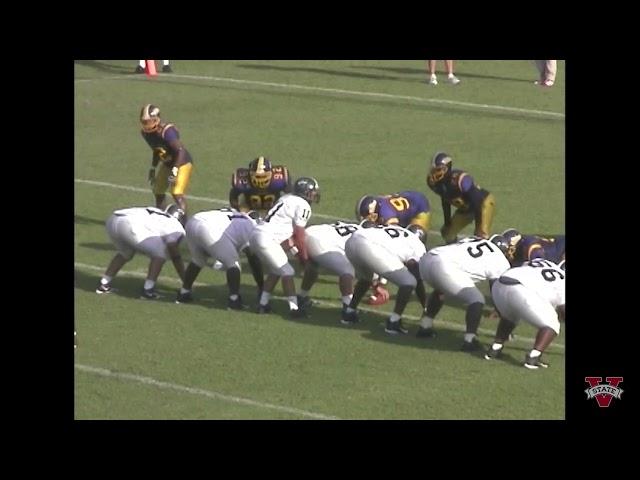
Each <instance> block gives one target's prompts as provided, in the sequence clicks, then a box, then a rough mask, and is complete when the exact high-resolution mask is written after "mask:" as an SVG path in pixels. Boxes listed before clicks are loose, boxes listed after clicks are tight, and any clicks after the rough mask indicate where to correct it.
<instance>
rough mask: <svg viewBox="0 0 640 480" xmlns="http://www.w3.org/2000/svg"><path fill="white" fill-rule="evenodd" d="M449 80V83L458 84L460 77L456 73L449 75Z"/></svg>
mask: <svg viewBox="0 0 640 480" xmlns="http://www.w3.org/2000/svg"><path fill="white" fill-rule="evenodd" d="M447 80H448V81H449V83H450V84H451V85H457V84H459V83H460V79H459V78H458V77H456V76H455V75H454V74H451V75H449V77H448V78H447Z"/></svg>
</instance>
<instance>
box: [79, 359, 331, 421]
mask: <svg viewBox="0 0 640 480" xmlns="http://www.w3.org/2000/svg"><path fill="white" fill-rule="evenodd" d="M75 367H76V368H77V369H78V370H80V371H82V372H87V373H93V374H95V375H100V376H103V377H110V378H117V379H119V380H130V381H133V382H138V383H142V384H145V385H152V386H154V387H158V388H162V389H165V390H176V391H178V392H183V393H189V394H191V395H199V396H201V397H207V398H212V399H214V400H222V401H224V402H231V403H238V404H240V405H249V406H252V407H260V408H267V409H269V410H277V411H280V412H285V413H291V414H294V415H300V416H303V417H309V418H314V419H316V420H340V419H339V418H338V417H334V416H331V415H323V414H321V413H314V412H308V411H306V410H300V409H299V408H291V407H284V406H282V405H274V404H272V403H265V402H258V401H256V400H251V399H248V398H241V397H234V396H232V395H225V394H223V393H218V392H213V391H211V390H204V389H202V388H193V387H186V386H184V385H177V384H175V383H169V382H162V381H160V380H156V379H154V378H151V377H143V376H141V375H134V374H132V373H124V372H114V371H112V370H107V369H105V368H97V367H91V366H89V365H80V364H77V363H76V365H75Z"/></svg>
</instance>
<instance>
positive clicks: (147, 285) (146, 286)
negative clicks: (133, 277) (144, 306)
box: [144, 280, 156, 290]
mask: <svg viewBox="0 0 640 480" xmlns="http://www.w3.org/2000/svg"><path fill="white" fill-rule="evenodd" d="M155 285H156V282H154V281H153V280H145V281H144V289H145V290H152V289H153V287H155Z"/></svg>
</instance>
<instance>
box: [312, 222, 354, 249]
mask: <svg viewBox="0 0 640 480" xmlns="http://www.w3.org/2000/svg"><path fill="white" fill-rule="evenodd" d="M361 228H362V227H361V226H360V225H358V224H357V223H345V222H340V221H338V222H336V223H331V224H328V223H324V224H321V225H311V226H310V227H307V230H306V231H307V236H308V237H312V238H314V239H316V241H317V242H318V243H319V244H320V245H321V246H322V250H323V251H325V252H340V253H343V254H344V245H345V243H347V240H348V239H349V238H350V237H351V235H352V234H353V233H354V232H357V231H358V230H360V229H361Z"/></svg>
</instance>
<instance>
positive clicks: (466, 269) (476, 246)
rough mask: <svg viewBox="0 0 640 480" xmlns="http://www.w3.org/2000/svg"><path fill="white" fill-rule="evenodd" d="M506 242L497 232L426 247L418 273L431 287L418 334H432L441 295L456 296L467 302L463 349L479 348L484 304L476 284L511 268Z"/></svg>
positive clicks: (442, 301)
mask: <svg viewBox="0 0 640 480" xmlns="http://www.w3.org/2000/svg"><path fill="white" fill-rule="evenodd" d="M507 249H508V245H507V242H506V241H505V240H504V238H503V237H502V236H500V235H492V236H491V237H490V238H489V239H488V240H487V239H484V238H480V237H469V238H463V239H462V240H460V241H458V242H457V243H453V244H449V245H444V246H442V247H437V248H434V249H431V250H429V252H427V254H426V255H425V256H424V257H423V258H421V259H420V275H421V276H422V279H423V280H424V281H425V282H427V283H428V284H429V285H431V286H432V287H433V288H434V290H433V292H431V294H430V295H429V300H428V301H427V310H426V315H425V316H424V317H423V319H422V320H421V322H420V329H419V330H418V332H417V334H416V335H417V336H418V337H423V338H426V337H433V336H435V331H434V329H433V319H434V318H435V316H436V315H437V314H438V312H439V311H440V309H441V308H442V306H443V305H444V297H445V296H448V297H452V298H455V299H457V300H459V301H461V302H462V303H464V305H465V306H466V309H467V311H466V315H465V323H466V329H465V334H464V342H463V343H462V350H463V351H466V352H471V351H474V350H478V349H479V348H481V345H480V342H479V341H478V339H477V337H476V336H477V332H478V327H479V326H480V319H481V318H482V310H483V308H484V295H482V292H480V290H479V289H478V288H477V287H476V285H475V284H476V283H478V282H480V281H482V280H489V281H490V282H492V281H494V280H497V279H498V278H499V277H500V275H501V274H502V273H503V272H505V271H507V270H508V269H509V268H511V265H510V264H509V260H508V259H507V257H506V256H505V253H506V251H507Z"/></svg>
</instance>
